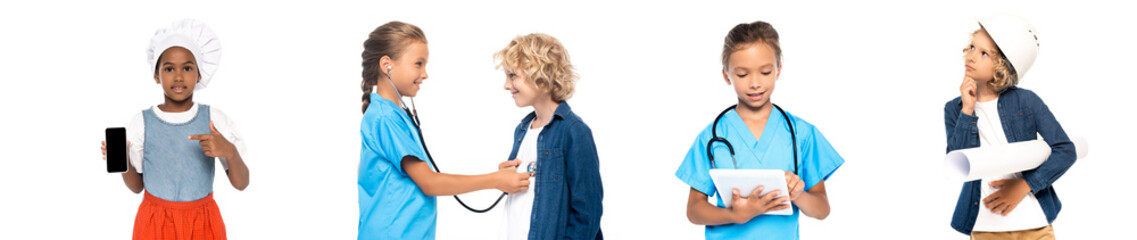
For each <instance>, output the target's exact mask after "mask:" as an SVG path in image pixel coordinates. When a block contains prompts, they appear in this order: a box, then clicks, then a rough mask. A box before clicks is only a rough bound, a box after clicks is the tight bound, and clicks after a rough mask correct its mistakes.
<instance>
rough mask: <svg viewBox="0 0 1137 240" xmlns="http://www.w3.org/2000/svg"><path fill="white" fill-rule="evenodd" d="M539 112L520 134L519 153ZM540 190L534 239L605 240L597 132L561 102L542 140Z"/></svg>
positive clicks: (532, 224) (511, 156)
mask: <svg viewBox="0 0 1137 240" xmlns="http://www.w3.org/2000/svg"><path fill="white" fill-rule="evenodd" d="M536 117H537V114H536V113H535V112H534V113H529V115H528V116H526V117H525V118H524V119H522V120H521V124H518V125H517V130H516V131H515V132H514V138H516V139H517V141H515V142H513V152H511V153H509V159H515V158H517V149H518V148H519V147H520V146H521V140H522V139H525V133H526V132H527V131H528V130H529V125H530V122H532V121H533V119H534V118H536ZM535 174H536V176H535V177H536V181H537V182H538V184H536V186H537V188H535V189H531V190H532V191H534V194H535V196H534V200H533V214H532V215H530V220H529V222H530V224H529V239H603V238H604V237H603V236H602V234H601V232H600V215H601V213H603V209H602V206H601V200H603V198H604V188H603V186H601V184H600V161H599V157H598V156H597V155H596V144H595V143H593V141H592V130H591V129H589V128H588V125H585V124H584V121H582V120H581V119H580V117H577V116H576V114H573V112H572V108H570V107H569V105H568V103H565V102H561V104H560V105H558V106H557V110H556V112H554V113H553V119H552V120H550V121H549V123H548V124H546V125H545V127H544V128H543V129H542V130H541V133H540V135H538V136H537V169H536V173H535Z"/></svg>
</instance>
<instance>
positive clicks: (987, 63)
mask: <svg viewBox="0 0 1137 240" xmlns="http://www.w3.org/2000/svg"><path fill="white" fill-rule="evenodd" d="M996 49H997V48H996V47H995V41H994V40H991V35H987V30H982V29H980V30H979V31H976V32H975V34H973V35H972V37H971V44H969V45H967V48H966V49H964V50H963V51H964V55H963V63H964V70H965V73H964V74H966V75H967V77H970V78H971V79H975V81H976V82H977V83H979V84H986V83H987V82H989V81H991V80H993V79H994V78H995V58H997V57H999V56H998V53H997V50H996Z"/></svg>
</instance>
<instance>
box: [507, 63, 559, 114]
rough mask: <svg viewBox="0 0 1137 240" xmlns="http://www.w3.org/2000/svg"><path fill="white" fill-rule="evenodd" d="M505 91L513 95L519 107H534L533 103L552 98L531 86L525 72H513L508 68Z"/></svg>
mask: <svg viewBox="0 0 1137 240" xmlns="http://www.w3.org/2000/svg"><path fill="white" fill-rule="evenodd" d="M505 90H506V91H509V93H510V94H512V95H513V102H514V103H516V104H517V106H518V107H528V106H533V103H536V102H537V101H538V100H541V99H542V98H551V96H549V93H547V92H544V91H541V90H540V89H538V88H537V87H536V86H533V85H531V84H529V76H527V75H526V74H525V73H524V72H521V71H512V70H510V69H508V68H507V69H505Z"/></svg>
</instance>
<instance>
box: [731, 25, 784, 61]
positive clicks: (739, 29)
mask: <svg viewBox="0 0 1137 240" xmlns="http://www.w3.org/2000/svg"><path fill="white" fill-rule="evenodd" d="M758 42H762V43H765V44H766V45H769V46H770V48H772V49H774V56H777V60H776V63H777V64H778V66H781V65H782V45H781V44H780V43H778V31H777V30H774V26H773V25H770V23H767V22H763V21H755V22H752V23H742V24H738V25H736V26H734V28H733V29H730V33H727V34H726V40H724V41H723V44H722V68H723V69H726V68H727V64H728V62H729V61H730V54H731V53H734V51H738V50H739V49H741V48H742V47H745V46H747V45H749V44H752V43H758Z"/></svg>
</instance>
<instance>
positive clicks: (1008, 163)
mask: <svg viewBox="0 0 1137 240" xmlns="http://www.w3.org/2000/svg"><path fill="white" fill-rule="evenodd" d="M1070 141H1071V142H1074V150H1075V152H1076V155H1077V158H1078V159H1082V158H1084V157H1086V155H1087V154H1089V152H1090V149H1089V145H1088V144H1087V143H1086V139H1085V138H1082V137H1080V136H1076V137H1070ZM1049 157H1050V145H1047V144H1046V142H1044V141H1042V140H1031V141H1024V142H1016V143H1011V144H1006V145H999V146H989V147H977V148H968V149H960V150H955V151H951V152H949V153H948V154H947V157H945V158H944V162H945V164H946V165H947V169H948V171H949V173H948V176H949V177H950V178H952V179H957V180H963V181H974V180H979V179H982V178H991V177H1000V176H1003V175H1007V174H1011V173H1017V172H1022V171H1026V170H1031V169H1035V168H1038V166H1039V165H1042V163H1043V162H1046V159H1047V158H1049Z"/></svg>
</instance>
